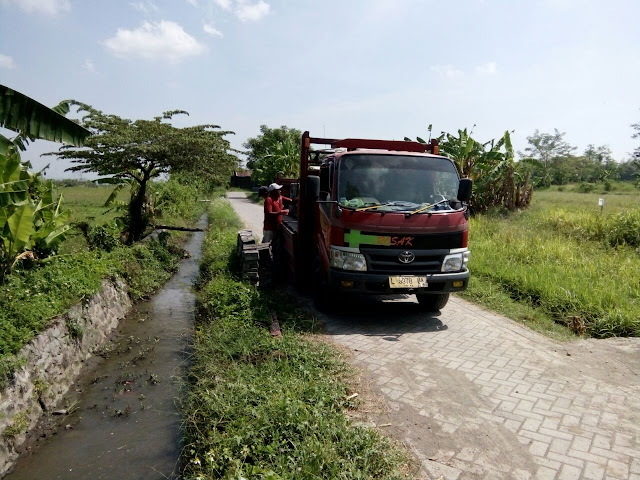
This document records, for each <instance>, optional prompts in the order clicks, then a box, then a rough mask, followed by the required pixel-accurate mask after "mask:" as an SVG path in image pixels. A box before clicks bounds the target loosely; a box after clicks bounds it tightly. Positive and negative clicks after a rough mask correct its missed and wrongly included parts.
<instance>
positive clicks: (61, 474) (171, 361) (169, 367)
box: [5, 216, 206, 480]
mask: <svg viewBox="0 0 640 480" xmlns="http://www.w3.org/2000/svg"><path fill="white" fill-rule="evenodd" d="M205 225H206V217H205V216H203V217H202V218H201V219H200V221H199V225H198V226H200V227H204V226H205ZM203 237H204V234H203V233H199V232H198V233H194V234H193V235H192V237H191V239H190V240H189V241H188V243H187V244H186V246H185V250H187V251H188V252H189V254H190V257H189V258H187V259H184V260H182V262H181V263H180V268H179V270H178V272H177V273H176V274H175V275H174V276H173V277H172V278H171V279H170V280H169V281H168V282H167V283H166V284H165V285H164V287H163V288H162V289H161V290H159V291H158V292H157V293H156V294H155V295H154V296H153V297H152V298H151V299H150V300H149V301H146V302H142V303H139V304H137V305H136V307H135V308H134V310H133V311H132V313H131V314H130V315H129V316H127V318H126V319H124V320H123V321H122V323H121V326H120V328H119V329H118V331H117V333H116V334H115V335H114V338H113V341H112V342H111V343H110V344H109V345H108V346H107V348H105V350H104V352H103V353H102V355H100V356H96V357H95V358H94V359H93V360H92V361H91V362H90V365H88V366H87V368H86V369H85V373H84V374H83V375H82V376H81V378H80V379H79V380H78V381H77V382H76V384H75V385H74V386H73V387H72V389H71V391H70V394H69V399H68V403H69V406H70V407H71V408H69V409H68V411H71V413H66V414H64V413H63V414H61V415H58V416H54V417H52V419H53V420H54V422H55V423H54V425H53V428H51V425H50V426H49V427H50V428H49V429H47V428H44V429H43V430H42V436H41V437H40V438H39V439H38V441H36V442H31V447H30V450H28V451H27V452H25V453H24V454H23V455H22V456H21V458H20V459H19V460H18V462H17V464H16V466H15V468H14V470H13V471H12V472H11V473H10V474H9V475H7V476H6V477H5V480H23V479H24V480H33V479H36V478H38V479H47V480H49V479H65V480H74V479H78V480H80V479H82V480H85V479H88V478H91V479H131V480H133V479H156V478H157V479H171V478H174V479H175V478H178V476H179V468H178V467H179V465H178V459H179V455H180V449H181V432H180V422H181V418H180V414H179V411H178V407H177V404H176V399H177V398H178V396H179V394H180V389H181V388H182V384H181V377H183V374H184V373H185V367H186V365H187V362H188V352H187V350H188V344H189V340H190V337H191V332H192V327H193V318H194V307H195V296H194V293H193V291H192V285H193V283H194V281H195V280H196V278H197V275H198V266H199V259H200V254H201V249H202V241H203ZM59 413H62V412H59ZM55 427H57V428H55Z"/></svg>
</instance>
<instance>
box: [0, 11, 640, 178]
mask: <svg viewBox="0 0 640 480" xmlns="http://www.w3.org/2000/svg"><path fill="white" fill-rule="evenodd" d="M638 18H640V2H638V1H637V0H627V1H625V0H610V1H608V2H601V1H589V0H530V1H518V0H457V1H456V0H450V1H444V0H438V1H436V0H432V1H412V0H392V1H389V0H370V1H359V0H351V1H350V0H343V1H333V0H323V1H314V2H312V1H309V0H297V1H293V0H140V1H127V0H122V1H120V0H110V1H104V0H0V20H1V24H2V29H1V30H0V83H2V84H5V85H8V86H10V87H12V88H15V89H17V90H19V91H21V92H23V93H26V94H27V95H30V96H32V97H34V98H36V99H38V100H39V101H41V102H43V103H45V104H48V105H54V104H56V103H58V102H59V101H60V100H62V99H66V98H75V99H78V100H80V101H83V102H86V103H89V104H92V105H93V106H95V107H96V108H99V109H101V110H103V111H105V112H108V113H114V114H117V115H120V116H124V117H128V118H149V117H152V116H154V115H157V114H159V113H161V112H162V111H164V110H170V109H177V108H180V109H185V110H187V111H189V112H190V114H191V115H190V117H188V118H186V119H181V120H180V123H178V124H179V125H187V124H199V123H216V124H219V125H221V126H222V127H223V128H224V129H228V130H233V131H235V132H236V135H235V136H233V137H232V138H231V141H232V143H233V145H234V146H236V147H241V144H242V142H243V141H244V140H245V139H246V138H247V137H249V136H253V135H255V134H256V133H257V132H258V127H259V126H260V124H263V123H264V124H267V125H270V126H279V125H283V124H286V125H289V126H292V127H296V128H299V129H301V130H310V131H311V133H312V135H317V136H322V135H324V134H326V136H328V137H333V138H340V137H365V138H396V139H400V138H402V137H404V136H405V135H408V136H412V137H413V136H416V135H421V136H424V135H425V134H426V127H427V125H428V124H430V123H432V124H433V126H434V132H435V133H438V132H440V131H442V130H444V131H454V130H456V129H458V128H463V127H465V126H469V127H471V126H472V125H473V124H476V125H477V126H476V127H475V133H476V135H475V136H476V137H477V138H478V139H479V140H485V139H490V138H493V137H497V136H500V135H501V133H502V132H503V131H504V130H506V129H509V130H515V133H514V143H515V144H516V147H517V148H518V149H520V150H521V149H523V148H524V146H525V144H526V137H527V136H528V135H531V134H532V133H533V131H534V130H535V129H536V128H538V129H540V130H542V131H551V130H552V129H553V128H558V129H559V130H560V131H563V132H567V136H566V139H567V140H568V141H569V142H570V143H572V144H573V145H575V146H577V147H578V151H579V152H580V151H582V150H584V148H585V147H586V145H587V144H589V143H595V144H597V145H600V144H607V145H609V146H610V147H611V149H612V151H613V153H614V156H615V157H616V158H617V159H620V160H622V159H625V158H627V157H628V154H629V153H630V152H631V151H632V150H633V149H634V148H635V147H636V146H637V145H638V143H640V142H639V141H638V140H633V139H631V134H632V130H631V127H630V124H631V123H636V122H640V88H639V87H638V79H639V78H640V29H639V28H638V27H637V19H638ZM52 147H53V149H55V148H57V147H56V145H53V144H46V142H37V143H36V144H35V145H34V146H33V148H32V149H31V150H30V151H29V152H27V154H26V158H29V159H31V160H32V161H33V162H34V163H35V164H36V165H37V166H38V165H44V164H45V163H49V162H51V163H52V166H51V169H50V171H49V174H50V175H51V176H54V177H66V176H69V174H68V173H67V174H65V173H64V168H65V167H66V166H67V165H66V164H63V163H62V162H56V161H55V160H53V159H51V158H47V159H40V158H39V156H38V155H39V153H41V152H43V151H49V150H51V149H52Z"/></svg>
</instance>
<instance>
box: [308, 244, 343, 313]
mask: <svg viewBox="0 0 640 480" xmlns="http://www.w3.org/2000/svg"><path fill="white" fill-rule="evenodd" d="M311 281H312V285H311V288H312V289H313V290H312V294H313V306H314V307H315V308H316V310H318V311H319V312H322V313H331V312H332V311H333V310H334V308H333V307H335V305H336V303H337V295H336V293H337V292H331V290H330V289H329V286H328V285H327V282H326V280H325V279H324V276H323V275H322V266H321V263H320V258H318V257H317V256H316V257H315V259H314V261H313V275H312V280H311Z"/></svg>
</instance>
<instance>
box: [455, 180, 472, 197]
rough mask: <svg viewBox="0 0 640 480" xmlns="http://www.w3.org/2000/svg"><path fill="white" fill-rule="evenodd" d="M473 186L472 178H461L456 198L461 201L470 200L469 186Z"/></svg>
mask: <svg viewBox="0 0 640 480" xmlns="http://www.w3.org/2000/svg"><path fill="white" fill-rule="evenodd" d="M472 186H473V180H471V179H470V178H461V179H460V183H459V184H458V200H460V201H461V202H468V201H469V200H471V187H472Z"/></svg>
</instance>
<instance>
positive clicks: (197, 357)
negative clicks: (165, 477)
mask: <svg viewBox="0 0 640 480" xmlns="http://www.w3.org/2000/svg"><path fill="white" fill-rule="evenodd" d="M210 220H211V225H212V227H211V229H210V231H209V233H208V235H207V239H206V242H205V247H204V261H203V267H202V276H203V278H202V283H201V285H200V292H199V311H200V317H199V323H198V326H197V329H196V332H195V339H194V362H193V366H192V369H191V372H190V380H191V386H190V392H189V394H188V396H187V399H186V402H185V406H184V408H185V414H186V415H185V416H186V423H185V443H186V446H185V449H184V457H185V458H184V460H185V462H184V464H185V471H184V475H185V478H188V479H195V478H199V479H213V478H225V479H238V478H255V479H294V478H295V479H304V478H314V479H316V478H326V479H334V478H342V479H356V478H357V479H373V478H376V479H379V478H380V479H394V478H405V477H403V475H402V467H403V462H404V460H405V459H404V457H403V456H402V455H401V454H400V453H399V452H398V451H397V450H396V449H395V448H393V446H392V445H391V442H390V441H389V440H387V439H385V438H384V437H382V436H381V435H380V434H378V433H377V432H376V431H374V430H372V429H369V428H365V427H361V426H355V425H354V424H352V422H351V421H350V420H349V419H348V418H347V417H346V416H345V414H344V409H345V408H347V407H348V406H349V403H348V402H349V401H348V400H347V396H348V393H349V388H348V384H347V382H346V380H347V379H348V377H349V375H350V374H351V372H350V369H349V367H348V366H347V365H346V364H345V363H344V362H343V361H342V359H341V358H340V356H339V354H338V353H337V352H336V351H335V350H334V349H332V348H331V347H329V346H328V345H326V344H324V343H320V342H316V341H313V340H311V339H310V338H309V337H307V336H305V335H304V334H305V332H313V331H315V330H316V329H317V325H316V323H315V321H314V319H313V317H311V316H310V315H308V314H305V313H304V312H301V311H300V310H299V309H297V308H296V307H295V306H293V305H292V299H291V298H288V297H287V296H286V294H283V293H277V292H264V291H260V290H258V289H256V288H255V287H253V286H251V285H249V284H247V283H245V282H243V281H240V280H238V279H236V278H234V277H232V276H231V274H230V273H229V269H230V268H229V267H230V263H229V262H230V261H231V258H232V252H233V251H234V249H235V234H236V229H237V227H238V221H237V217H235V214H233V211H232V210H231V208H230V206H229V204H228V203H226V202H225V201H223V200H218V201H216V202H214V203H213V204H212V206H211V213H210ZM274 311H277V312H278V318H279V321H280V324H281V326H282V328H283V332H284V334H283V337H282V338H280V339H274V338H272V337H271V336H270V335H269V333H268V331H267V328H266V325H267V323H268V322H269V320H270V314H271V312H274Z"/></svg>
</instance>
